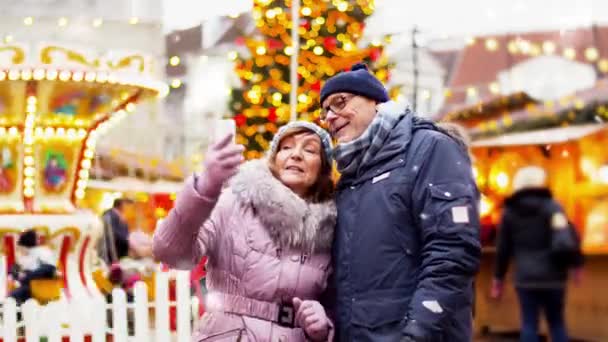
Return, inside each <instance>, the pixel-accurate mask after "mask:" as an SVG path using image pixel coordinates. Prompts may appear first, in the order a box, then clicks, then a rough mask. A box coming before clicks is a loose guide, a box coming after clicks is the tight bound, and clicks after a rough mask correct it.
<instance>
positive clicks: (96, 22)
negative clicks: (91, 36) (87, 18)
mask: <svg viewBox="0 0 608 342" xmlns="http://www.w3.org/2000/svg"><path fill="white" fill-rule="evenodd" d="M101 25H103V19H101V18H96V19H94V20H93V27H101Z"/></svg>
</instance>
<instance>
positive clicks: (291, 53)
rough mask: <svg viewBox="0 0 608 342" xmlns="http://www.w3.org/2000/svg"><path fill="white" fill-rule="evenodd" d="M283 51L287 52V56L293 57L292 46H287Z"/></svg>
mask: <svg viewBox="0 0 608 342" xmlns="http://www.w3.org/2000/svg"><path fill="white" fill-rule="evenodd" d="M283 51H284V52H285V54H286V55H287V56H291V55H293V47H292V46H286V47H285V49H284V50H283Z"/></svg>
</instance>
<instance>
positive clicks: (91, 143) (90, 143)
mask: <svg viewBox="0 0 608 342" xmlns="http://www.w3.org/2000/svg"><path fill="white" fill-rule="evenodd" d="M96 135H97V134H96ZM96 143H97V141H95V139H93V137H92V136H91V137H90V138H89V139H88V140H87V143H86V145H87V147H88V148H91V149H93V148H95V144H96Z"/></svg>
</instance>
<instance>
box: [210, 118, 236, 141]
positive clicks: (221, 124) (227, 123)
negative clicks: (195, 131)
mask: <svg viewBox="0 0 608 342" xmlns="http://www.w3.org/2000/svg"><path fill="white" fill-rule="evenodd" d="M228 134H232V142H235V140H236V124H235V122H234V120H232V119H222V120H216V121H215V124H214V127H213V141H219V140H220V139H222V138H223V137H225V136H226V135H228Z"/></svg>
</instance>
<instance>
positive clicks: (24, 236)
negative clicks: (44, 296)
mask: <svg viewBox="0 0 608 342" xmlns="http://www.w3.org/2000/svg"><path fill="white" fill-rule="evenodd" d="M16 259H17V264H16V265H15V266H14V267H13V269H12V270H11V272H10V274H11V277H12V278H13V279H14V280H16V281H17V282H18V283H19V286H18V287H17V288H16V289H14V290H13V291H11V293H10V294H9V297H13V298H14V299H15V301H16V302H17V303H18V304H23V303H24V302H25V301H27V300H28V299H30V298H32V291H31V287H30V283H31V281H32V280H34V279H54V278H55V275H56V271H57V267H56V265H57V260H56V259H55V255H54V254H53V251H52V250H51V249H50V248H49V247H48V246H46V245H44V244H41V243H40V242H39V239H38V234H37V233H36V231H35V230H34V229H30V230H27V231H25V232H23V233H21V235H20V236H19V240H18V241H17V258H16Z"/></svg>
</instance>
